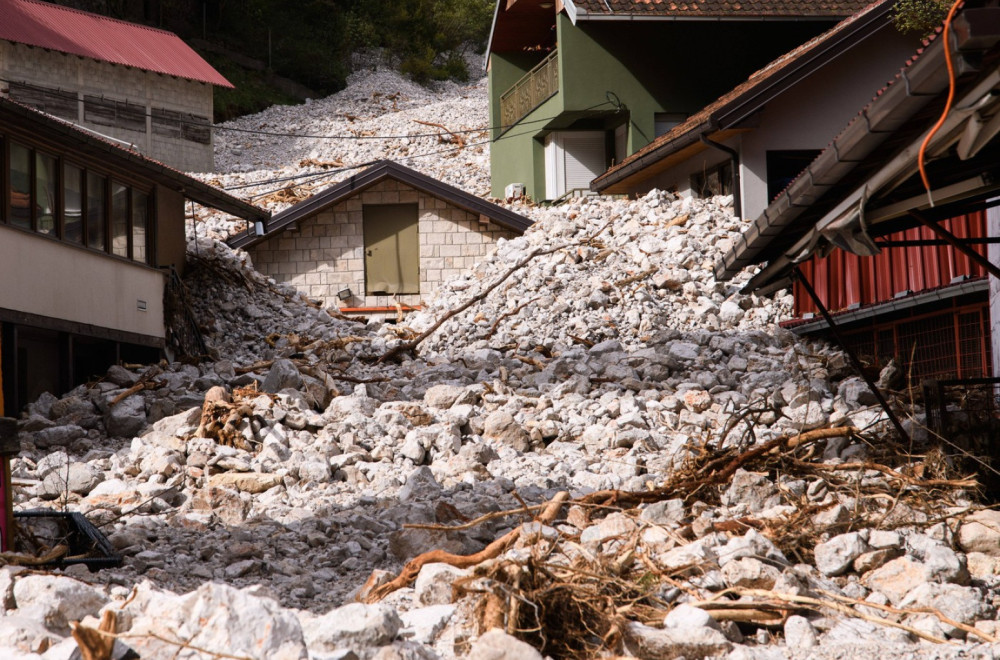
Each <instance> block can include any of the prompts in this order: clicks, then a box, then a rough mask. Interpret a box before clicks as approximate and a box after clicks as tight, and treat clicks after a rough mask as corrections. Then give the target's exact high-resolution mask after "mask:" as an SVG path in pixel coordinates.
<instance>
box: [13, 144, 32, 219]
mask: <svg viewBox="0 0 1000 660" xmlns="http://www.w3.org/2000/svg"><path fill="white" fill-rule="evenodd" d="M10 223H11V224H12V225H15V226H17V227H24V228H25V229H31V150H30V149H28V148H27V147H22V146H21V145H19V144H11V145H10Z"/></svg>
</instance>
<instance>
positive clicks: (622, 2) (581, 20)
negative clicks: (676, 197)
mask: <svg viewBox="0 0 1000 660" xmlns="http://www.w3.org/2000/svg"><path fill="white" fill-rule="evenodd" d="M867 3H868V0H830V1H823V0H746V1H744V2H733V1H732V0H703V1H699V2H685V1H681V0H561V1H560V0H555V1H549V0H498V3H497V7H496V12H495V14H494V19H493V28H492V32H491V34H490V43H489V49H488V61H487V66H488V70H489V96H490V121H491V125H492V126H493V127H494V128H493V129H492V133H491V149H490V166H491V172H492V174H491V176H492V194H493V196H494V197H510V196H512V195H516V194H518V193H519V192H520V190H521V187H522V186H523V193H524V194H525V195H527V196H528V197H530V198H532V199H534V200H554V199H558V198H560V197H563V196H567V195H572V194H574V193H575V192H576V191H583V190H589V188H590V181H591V180H592V179H594V178H595V177H597V176H598V175H600V174H602V173H603V172H604V171H605V170H606V169H607V168H608V167H610V166H611V165H613V164H615V163H618V162H621V161H622V160H623V159H625V158H626V157H627V156H629V155H631V154H632V153H634V152H636V151H637V150H639V149H641V148H642V147H644V146H645V145H647V144H649V143H650V142H652V141H653V140H654V139H655V138H656V137H657V136H658V135H661V134H663V133H665V132H666V131H668V130H670V129H671V128H672V127H673V126H675V125H677V124H679V123H680V122H682V121H683V120H685V119H686V118H687V117H688V116H689V115H691V114H693V113H695V112H697V111H698V110H699V109H701V108H702V107H703V106H705V105H706V104H707V103H708V102H710V101H711V100H713V99H714V98H716V97H718V96H719V95H720V94H722V93H723V92H725V91H726V90H728V89H732V88H733V87H734V86H736V85H737V84H739V83H740V82H742V81H744V80H746V79H747V77H748V76H749V75H751V74H752V73H753V72H754V71H756V70H758V69H759V68H760V67H762V66H764V65H765V64H766V63H768V62H770V61H771V60H772V59H774V58H775V57H776V56H778V55H780V54H781V53H784V52H786V51H788V50H791V49H792V48H794V47H795V46H797V45H799V44H802V43H804V42H806V41H807V40H809V39H811V38H812V37H814V36H816V35H818V34H820V33H821V32H823V31H824V30H826V29H828V28H830V27H831V26H833V25H834V24H835V23H836V22H837V21H839V20H840V19H842V18H845V17H847V16H850V15H851V14H853V13H854V12H856V11H858V10H860V9H862V8H863V7H864V6H865V5H866V4H867Z"/></svg>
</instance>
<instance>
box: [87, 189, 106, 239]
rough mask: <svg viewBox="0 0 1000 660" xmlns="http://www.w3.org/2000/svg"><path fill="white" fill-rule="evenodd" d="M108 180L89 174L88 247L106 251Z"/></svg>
mask: <svg viewBox="0 0 1000 660" xmlns="http://www.w3.org/2000/svg"><path fill="white" fill-rule="evenodd" d="M107 182H108V180H107V178H105V177H103V176H100V175H99V174H94V173H93V172H87V245H88V246H89V247H92V248H94V249H95V250H106V249H107V248H106V247H105V242H104V218H105V213H106V211H107V208H108V190H107Z"/></svg>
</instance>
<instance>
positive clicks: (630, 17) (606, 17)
mask: <svg viewBox="0 0 1000 660" xmlns="http://www.w3.org/2000/svg"><path fill="white" fill-rule="evenodd" d="M848 17H849V15H848V16H844V15H835V16H834V15H828V16H663V15H656V16H648V15H646V14H590V13H587V12H579V13H578V15H577V20H581V21H594V22H598V21H623V22H670V23H722V22H726V23H805V22H810V23H814V22H818V21H832V22H835V23H836V22H839V21H842V20H844V19H845V18H848Z"/></svg>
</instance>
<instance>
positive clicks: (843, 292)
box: [794, 211, 986, 317]
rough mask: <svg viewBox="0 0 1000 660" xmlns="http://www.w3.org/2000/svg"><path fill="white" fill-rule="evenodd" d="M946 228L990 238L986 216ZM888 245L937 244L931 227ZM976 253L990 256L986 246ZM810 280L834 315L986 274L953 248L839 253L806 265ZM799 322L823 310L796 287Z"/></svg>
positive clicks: (951, 223)
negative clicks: (860, 254)
mask: <svg viewBox="0 0 1000 660" xmlns="http://www.w3.org/2000/svg"><path fill="white" fill-rule="evenodd" d="M942 225H944V227H945V228H946V229H947V230H948V231H950V232H952V233H953V234H955V235H956V236H957V237H959V238H983V237H985V236H986V213H985V212H982V211H981V212H976V213H970V214H968V215H963V216H959V217H957V218H952V219H950V220H946V221H944V222H943V223H942ZM885 238H886V239H888V240H917V239H921V240H932V239H934V238H936V236H935V235H934V234H933V233H932V232H931V230H930V229H927V228H926V227H914V228H913V229H907V230H906V231H902V232H896V233H894V234H890V235H889V236H886V237H885ZM974 247H975V250H976V251H977V252H979V253H980V254H982V255H984V256H985V255H986V245H976V246H974ZM801 269H802V273H803V275H804V276H805V278H806V279H807V280H808V281H809V282H810V284H812V286H813V288H815V289H816V293H817V295H819V297H820V299H821V300H822V301H823V304H824V305H826V306H827V307H828V308H829V309H830V311H832V312H837V311H840V310H844V309H847V307H848V306H850V305H855V304H862V305H869V304H872V303H880V302H885V301H887V300H892V299H893V297H894V296H895V295H896V294H897V293H899V292H902V291H912V292H914V293H917V292H920V291H926V290H928V289H934V288H937V287H940V286H944V285H946V284H949V283H950V282H951V281H952V280H953V279H954V278H956V277H959V276H961V275H967V276H969V277H984V276H985V275H986V271H985V270H984V269H983V267H982V266H980V265H978V264H976V263H974V262H973V261H972V260H971V259H970V258H969V257H968V256H966V255H964V254H962V253H961V252H959V251H958V250H956V249H954V248H952V247H950V246H928V247H906V248H898V247H897V248H883V249H882V252H881V254H877V255H875V256H874V257H858V256H857V255H853V254H850V253H848V252H844V251H843V250H835V251H834V252H832V253H831V254H830V255H829V256H827V257H825V258H823V259H817V258H815V257H814V258H812V259H810V260H809V261H807V262H805V263H803V264H802V265H801ZM794 294H795V309H794V314H795V316H796V317H801V316H802V315H803V314H805V313H808V312H812V313H816V312H818V311H819V310H818V309H817V308H816V306H815V305H814V304H813V302H812V300H810V299H809V296H808V295H806V292H805V290H804V289H803V288H802V285H801V284H796V285H795V290H794Z"/></svg>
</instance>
